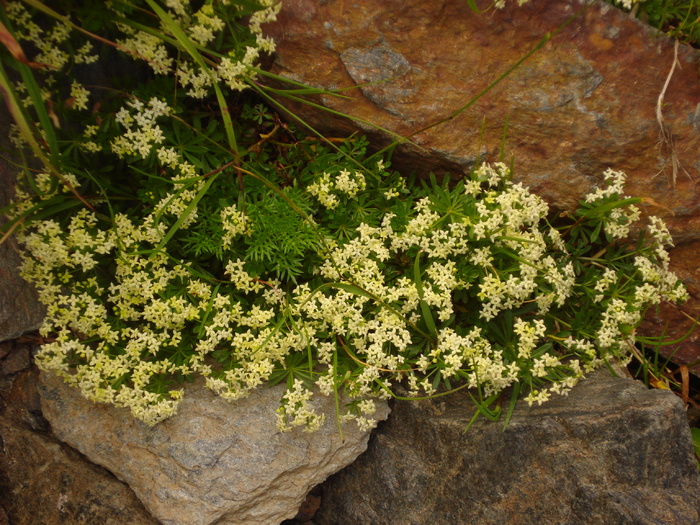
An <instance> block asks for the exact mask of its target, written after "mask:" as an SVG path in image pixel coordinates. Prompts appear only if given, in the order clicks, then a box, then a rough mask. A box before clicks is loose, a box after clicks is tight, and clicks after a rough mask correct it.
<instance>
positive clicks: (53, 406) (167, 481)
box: [40, 374, 388, 525]
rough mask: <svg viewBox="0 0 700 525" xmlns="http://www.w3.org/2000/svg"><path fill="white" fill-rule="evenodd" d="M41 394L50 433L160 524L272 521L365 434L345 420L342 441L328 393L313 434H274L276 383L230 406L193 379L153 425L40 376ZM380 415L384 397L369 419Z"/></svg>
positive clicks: (342, 461)
mask: <svg viewBox="0 0 700 525" xmlns="http://www.w3.org/2000/svg"><path fill="white" fill-rule="evenodd" d="M40 393H41V396H42V400H41V407H42V411H43V413H44V417H46V419H47V420H48V421H49V422H50V423H51V427H52V429H53V431H54V433H55V434H56V436H58V438H59V439H61V440H62V441H64V442H66V443H68V444H69V445H71V446H72V447H74V448H76V449H77V450H79V451H80V452H81V453H83V454H85V456H87V457H88V458H89V459H90V460H91V461H93V462H95V463H97V464H98V465H102V466H104V467H105V468H107V469H108V470H109V471H111V472H113V473H114V474H115V475H116V476H117V477H118V478H119V479H121V480H122V481H124V482H125V483H127V484H128V485H129V487H130V488H131V489H132V490H133V491H134V492H135V493H136V495H137V496H138V497H139V499H140V500H141V501H142V502H143V504H144V505H145V506H146V508H147V509H148V510H149V511H150V513H151V514H152V515H153V516H154V517H156V518H157V519H158V520H160V521H161V522H162V523H163V525H209V524H214V523H216V524H217V525H235V524H246V525H256V524H259V525H270V524H277V523H279V522H281V521H282V520H284V519H286V518H291V517H293V516H294V515H295V514H296V513H297V511H298V510H299V505H300V504H301V502H302V501H303V500H304V497H305V496H306V494H307V492H308V491H309V490H310V489H311V488H312V487H313V486H315V485H317V484H318V483H320V482H322V481H323V480H324V479H326V478H327V477H328V476H329V475H331V474H333V473H335V472H337V471H338V470H340V469H341V468H343V467H344V466H346V465H348V464H349V463H351V462H352V461H354V460H355V458H356V457H357V456H358V455H360V454H361V453H362V452H363V451H364V450H365V449H366V447H367V440H368V437H369V432H365V431H360V430H359V429H358V428H357V425H355V424H354V423H350V424H347V425H343V437H342V438H341V436H340V435H339V433H338V427H337V425H336V421H335V412H334V402H333V399H332V398H322V400H319V401H318V403H319V404H318V405H317V410H319V411H322V412H323V413H325V414H326V422H325V424H324V426H322V427H321V429H320V430H319V431H318V432H315V433H305V432H302V430H301V429H300V428H298V427H297V428H296V429H294V430H293V431H291V432H289V433H281V432H279V431H278V430H277V427H276V418H275V410H276V408H277V407H278V406H279V400H280V398H281V397H282V394H283V393H284V387H283V386H282V385H279V386H277V387H272V388H259V389H257V390H255V391H254V392H252V393H251V394H250V395H249V397H247V398H245V399H241V400H238V401H236V402H233V403H229V402H228V401H226V400H224V399H222V398H221V397H218V396H216V395H214V394H213V393H212V392H211V391H209V390H208V389H206V388H205V387H204V386H203V385H200V384H198V383H195V384H194V385H191V388H190V387H189V386H188V388H187V389H186V394H185V398H184V400H183V401H182V404H181V405H180V407H179V409H178V413H177V415H175V416H173V417H171V418H170V419H168V420H166V421H163V422H162V423H159V424H158V425H156V426H155V427H153V428H149V427H147V426H146V425H144V424H143V423H140V422H138V421H136V420H134V419H133V417H132V416H131V414H130V413H129V411H128V410H126V409H117V408H114V407H112V406H108V405H96V404H93V403H91V402H89V401H86V400H85V399H84V398H83V397H81V395H80V394H79V392H78V391H77V390H75V389H73V388H71V387H68V386H67V385H65V384H64V383H63V382H62V381H61V380H59V379H57V378H56V377H55V376H52V375H50V374H42V385H41V388H40ZM387 414H388V407H387V405H386V403H384V404H382V405H380V406H379V408H378V410H377V413H376V414H375V417H378V418H379V419H384V418H386V416H387Z"/></svg>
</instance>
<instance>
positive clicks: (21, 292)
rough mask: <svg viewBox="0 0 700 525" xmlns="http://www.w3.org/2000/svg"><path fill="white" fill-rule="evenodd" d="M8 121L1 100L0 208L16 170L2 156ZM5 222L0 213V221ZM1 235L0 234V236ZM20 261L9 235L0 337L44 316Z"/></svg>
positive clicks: (1, 265) (0, 263) (0, 273)
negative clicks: (20, 270)
mask: <svg viewBox="0 0 700 525" xmlns="http://www.w3.org/2000/svg"><path fill="white" fill-rule="evenodd" d="M0 98H1V97H0ZM9 122H11V118H10V116H9V114H8V112H7V108H6V107H5V104H4V103H0V123H2V125H0V152H2V155H0V208H3V207H4V206H6V205H7V204H8V203H9V202H10V200H11V199H12V196H13V194H14V193H13V191H12V187H13V185H14V182H15V178H16V174H17V172H16V168H15V167H14V166H13V165H12V164H11V163H10V162H8V161H7V160H6V158H5V156H6V155H7V152H8V151H10V142H9V140H8V138H7V132H8V127H7V123H9ZM4 222H5V221H4V218H3V217H2V214H0V224H4ZM2 236H3V235H2V234H0V238H2ZM19 265H20V257H19V253H18V251H17V244H16V242H15V240H14V238H13V237H10V238H8V239H7V240H6V241H5V242H3V243H2V244H0V341H6V340H9V339H14V338H15V337H18V336H20V335H22V334H23V333H25V332H30V331H32V330H36V329H37V328H39V326H40V325H41V322H42V321H43V319H44V313H45V310H44V306H43V305H42V304H41V303H39V300H38V297H37V293H36V291H35V289H34V287H33V286H31V285H29V284H28V283H27V282H25V281H24V279H22V278H21V277H20V275H19V270H18V269H17V268H18V267H19Z"/></svg>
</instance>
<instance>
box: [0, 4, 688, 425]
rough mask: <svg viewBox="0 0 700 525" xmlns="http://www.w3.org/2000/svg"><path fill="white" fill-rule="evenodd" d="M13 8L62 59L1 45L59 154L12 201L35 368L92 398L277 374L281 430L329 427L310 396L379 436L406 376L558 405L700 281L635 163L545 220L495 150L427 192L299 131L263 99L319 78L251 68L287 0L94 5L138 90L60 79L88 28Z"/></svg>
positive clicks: (23, 107) (147, 408) (144, 407)
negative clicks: (134, 67) (132, 65)
mask: <svg viewBox="0 0 700 525" xmlns="http://www.w3.org/2000/svg"><path fill="white" fill-rule="evenodd" d="M9 4H10V7H9V8H8V10H7V17H5V19H4V20H3V24H4V25H5V26H6V27H7V28H9V29H8V31H10V33H8V34H12V35H14V37H13V38H15V39H16V40H17V41H18V42H24V41H28V42H32V43H33V44H34V45H35V46H36V47H37V49H38V50H39V52H40V53H42V52H44V53H45V52H46V51H41V50H44V49H48V47H46V46H45V45H44V46H43V47H42V45H43V44H41V43H42V42H43V41H44V40H42V39H44V38H46V37H45V36H43V37H42V34H44V35H57V36H51V37H50V38H51V39H52V40H51V41H52V42H53V43H54V44H55V45H56V46H58V48H57V55H56V56H57V57H64V55H63V54H62V53H66V54H67V55H66V56H67V57H68V58H67V59H65V60H64V59H63V58H61V59H59V58H55V60H54V62H52V67H51V68H48V69H46V68H44V69H41V68H42V67H43V66H37V67H39V69H38V71H37V72H36V73H35V72H34V71H33V70H32V68H30V67H29V66H28V64H27V63H26V61H23V60H22V59H21V56H19V55H17V54H16V53H15V55H14V56H10V55H4V56H3V60H4V62H6V63H7V64H8V65H9V66H11V67H13V68H15V69H16V70H17V71H19V73H20V75H21V76H22V79H23V83H22V84H19V83H17V84H12V83H11V82H10V80H9V76H8V75H7V74H6V72H5V69H3V77H2V80H3V82H4V84H3V85H4V86H5V88H6V91H7V92H8V97H9V100H10V102H11V105H12V106H13V108H14V109H15V112H14V113H15V116H16V118H17V121H18V128H17V130H16V131H15V133H14V138H15V140H16V142H17V143H18V145H19V146H20V147H21V148H24V149H26V148H30V149H31V150H32V151H33V152H34V153H35V154H37V155H38V156H39V157H40V158H41V159H42V160H44V162H45V167H44V169H42V170H39V171H32V170H30V169H29V168H28V167H27V168H26V169H25V170H24V172H22V173H20V177H19V179H18V184H17V196H16V199H15V201H14V204H13V205H12V206H11V207H10V208H9V209H8V210H7V216H8V218H9V219H10V222H9V223H8V228H16V230H17V239H18V241H19V243H20V245H21V247H22V255H23V261H24V262H23V265H22V272H23V275H24V276H25V278H26V279H27V280H29V281H31V282H33V283H34V284H35V286H36V287H37V289H38V291H39V295H40V298H41V301H42V302H44V303H45V304H46V305H47V318H46V321H45V323H44V326H43V327H42V334H43V335H44V337H45V338H46V344H45V345H43V346H42V348H41V350H40V351H39V353H38V354H37V356H36V361H37V363H38V365H39V366H40V367H41V368H42V369H44V370H48V371H52V372H53V373H56V374H58V375H60V376H61V377H62V378H63V379H64V380H65V381H67V382H68V383H70V384H72V385H74V386H76V387H77V388H79V389H80V390H81V391H82V393H83V394H84V395H85V396H86V397H87V398H89V399H91V400H94V401H97V402H108V403H113V404H115V405H117V406H122V407H126V408H128V409H130V410H131V412H132V413H133V415H134V416H135V417H137V418H139V419H141V420H142V421H144V422H146V423H148V424H150V425H153V424H156V423H158V422H159V421H162V420H163V419H165V418H167V417H169V416H170V415H172V414H173V413H174V412H175V411H176V410H177V405H178V403H179V401H180V400H181V399H182V396H183V395H184V394H183V392H184V390H183V385H182V383H183V382H184V381H189V380H192V379H193V378H194V377H196V376H201V377H203V378H204V380H205V382H206V385H207V386H208V387H209V388H210V389H212V390H213V391H214V392H216V393H217V394H219V395H221V396H222V397H224V398H226V399H230V400H232V401H235V400H236V399H240V398H241V397H244V396H246V395H247V394H248V393H249V392H250V391H251V390H252V389H254V388H258V387H261V386H263V385H265V384H271V383H278V382H285V383H286V385H287V387H288V390H287V393H286V394H285V395H284V397H283V399H282V400H281V406H280V409H279V411H278V413H277V418H278V420H277V421H278V426H279V428H280V429H282V430H288V429H290V428H292V427H294V426H303V427H304V428H306V429H307V430H314V429H316V428H318V427H319V425H320V424H321V423H322V416H321V415H318V414H316V413H315V412H314V409H313V398H314V396H316V395H326V396H334V397H335V398H336V400H337V407H338V418H339V420H345V419H353V420H355V421H356V422H357V424H358V425H360V426H361V427H362V428H367V427H371V426H372V425H373V424H374V421H373V418H372V414H373V412H374V410H375V405H374V401H373V400H374V399H375V398H377V397H388V396H391V395H393V394H392V387H393V385H394V384H396V383H398V382H405V384H406V385H407V386H408V389H409V392H410V395H411V396H412V397H418V396H425V395H436V393H438V392H439V391H440V390H441V389H443V390H444V389H447V390H454V389H457V388H470V389H472V390H471V391H472V392H473V395H472V397H473V399H474V402H475V403H476V404H477V406H478V407H479V412H480V413H482V414H484V415H487V416H489V417H495V416H496V415H497V413H498V411H499V410H500V409H499V408H498V407H500V405H501V403H500V397H501V396H502V395H503V393H504V390H505V389H506V388H509V387H512V389H513V390H512V391H513V399H515V397H516V396H518V395H519V394H520V393H521V392H523V393H524V395H525V396H526V399H527V400H528V401H529V402H530V403H534V402H537V403H541V402H543V401H545V400H546V399H548V398H549V397H550V395H551V394H552V393H557V394H561V393H565V392H567V391H568V390H569V389H570V388H571V387H572V386H573V385H574V384H575V383H576V382H577V381H578V379H580V378H581V377H582V376H583V374H585V373H586V372H588V371H590V370H593V369H594V368H596V367H598V366H600V365H602V364H605V363H608V362H610V361H611V360H613V359H618V360H623V361H624V360H625V359H627V358H628V356H629V355H630V350H631V348H632V345H633V344H634V342H635V334H634V329H635V327H636V326H637V325H638V324H639V322H640V320H641V318H642V316H643V315H644V312H645V311H646V310H647V309H648V308H649V307H651V306H653V305H656V304H658V303H659V302H661V301H681V300H683V299H684V298H685V297H686V292H685V290H684V289H683V287H682V285H681V283H680V282H679V281H678V279H677V278H676V277H675V275H674V274H673V273H672V272H670V270H669V260H668V254H667V252H666V250H665V247H666V246H668V245H670V243H671V238H670V236H669V234H668V231H667V230H666V228H665V226H664V225H663V223H662V222H661V221H660V220H659V219H656V218H654V217H651V218H650V219H649V226H648V228H647V232H646V233H644V229H643V228H641V227H640V226H639V224H637V223H640V222H641V220H640V216H641V213H640V210H639V209H638V208H636V207H635V205H639V204H641V203H643V200H642V199H639V198H630V197H627V196H625V195H624V193H623V192H624V174H622V173H619V172H616V171H613V170H608V171H606V172H605V174H604V179H605V185H604V186H603V187H602V188H599V189H596V190H595V191H594V192H592V193H591V194H590V195H589V196H587V197H586V199H585V200H584V201H583V202H582V203H581V207H580V209H579V210H578V211H577V212H576V214H575V215H572V216H569V217H558V218H556V219H552V218H551V217H550V216H549V210H548V207H547V205H546V203H545V202H544V201H543V200H542V199H541V198H539V197H537V196H535V195H533V194H531V193H530V192H529V191H528V190H527V188H525V187H523V186H522V185H521V184H519V183H515V182H513V181H512V180H511V179H512V174H511V173H510V170H509V168H508V167H507V166H506V165H504V164H502V163H491V164H483V165H481V166H478V167H476V168H475V169H474V170H473V172H472V173H470V174H468V175H465V176H460V177H458V178H457V179H456V180H453V181H450V180H449V179H448V178H446V179H445V180H444V181H442V182H441V183H438V182H437V181H436V180H435V179H434V178H433V179H432V180H431V181H430V182H429V183H418V182H416V181H414V180H412V179H410V178H403V177H401V176H400V175H399V174H398V173H396V172H393V171H391V170H390V162H389V160H388V158H383V157H381V156H379V155H369V156H368V154H367V147H368V144H367V142H366V141H365V140H364V139H363V138H361V137H350V138H348V139H343V140H335V141H334V142H331V141H324V140H321V139H320V138H319V137H315V136H312V137H309V136H306V135H305V134H303V133H301V132H299V131H297V130H295V129H294V127H293V126H290V125H288V124H285V123H283V122H282V121H281V120H280V119H279V117H278V116H277V115H275V114H274V112H273V111H271V110H269V109H267V108H266V107H265V105H264V104H262V103H260V102H259V100H260V99H267V100H269V101H271V100H272V99H270V97H269V95H270V93H275V94H286V95H287V96H296V95H298V94H299V93H300V92H304V93H317V92H318V91H317V90H316V91H314V90H310V88H305V87H301V86H295V87H293V88H292V89H290V90H287V91H283V90H279V89H272V88H266V87H265V86H264V84H263V83H262V82H261V80H260V78H262V77H263V76H264V73H263V72H262V71H260V70H258V69H257V68H256V67H255V66H254V63H255V61H256V60H257V59H258V57H259V53H262V52H266V51H270V50H271V49H272V45H273V44H272V43H271V42H270V41H269V40H267V39H265V37H263V36H262V34H261V32H260V23H261V22H262V21H264V20H267V19H270V18H271V17H273V16H274V14H275V12H276V10H277V9H278V6H276V5H272V4H267V3H261V4H257V5H253V4H250V3H242V2H241V3H240V4H237V3H233V2H228V3H227V2H219V3H215V4H205V5H203V6H202V7H200V8H195V7H192V6H189V5H187V4H186V3H184V2H168V3H167V5H166V8H165V9H164V8H162V7H161V6H160V5H159V4H157V3H155V2H153V1H150V0H148V1H146V2H144V3H142V4H137V5H134V4H121V3H117V2H115V3H113V4H110V5H104V4H101V3H100V5H99V6H98V5H97V4H95V5H93V6H91V8H90V9H89V10H86V11H83V12H82V14H81V15H80V16H81V18H80V19H81V22H82V23H83V25H85V26H86V27H88V28H89V29H90V30H91V31H97V30H98V29H99V30H100V31H101V33H100V35H101V38H102V39H103V40H101V41H100V43H103V42H104V40H107V41H111V42H112V43H113V44H115V45H116V49H118V50H119V52H120V53H127V54H128V55H130V56H132V57H134V58H138V59H140V60H143V61H145V63H146V64H147V65H148V68H147V69H144V70H143V71H140V73H141V74H142V76H143V77H144V78H146V79H147V82H142V83H139V82H138V81H134V82H133V83H129V84H128V85H119V86H118V87H113V86H101V87H100V88H99V89H95V88H92V91H88V88H86V87H81V86H82V84H80V83H79V82H77V81H76V82H77V83H75V82H74V83H72V84H71V86H70V88H68V87H67V86H61V83H60V80H59V78H60V75H59V73H61V72H63V73H66V72H67V70H68V69H69V68H76V69H77V71H78V73H79V75H78V78H80V74H86V73H84V71H83V70H81V69H80V68H83V67H85V68H87V67H89V65H90V63H92V62H94V61H93V60H92V59H88V58H87V57H88V56H97V55H89V54H86V53H88V51H85V53H83V52H82V51H80V50H88V49H90V48H89V46H88V44H89V43H90V41H89V40H87V38H88V37H86V36H84V35H82V34H80V33H77V32H75V31H70V29H71V28H73V24H74V23H73V22H72V21H70V19H68V18H66V17H64V16H63V15H58V14H57V13H56V12H55V11H51V10H46V9H42V13H44V15H45V16H44V17H43V18H42V17H39V16H38V15H37V16H36V19H37V20H38V21H41V22H42V23H44V24H46V25H47V29H46V30H45V31H44V32H43V33H42V31H38V30H36V29H35V25H36V24H35V22H34V21H33V20H34V18H32V17H33V16H35V13H31V12H29V11H27V10H24V7H23V6H22V5H21V4H19V3H17V2H14V3H9ZM38 5H39V6H42V5H43V4H38ZM243 15H245V16H247V17H248V18H247V22H246V23H243V22H241V20H242V19H241V16H243ZM47 17H48V18H47ZM51 17H53V18H54V19H58V22H57V23H56V24H55V25H54V26H51V27H53V29H49V27H50V24H49V22H50V19H51ZM47 20H48V21H47ZM36 27H38V26H36ZM60 27H62V28H63V30H61V31H59V30H58V29H56V28H60ZM83 29H85V28H83ZM109 39H112V40H109ZM60 45H63V46H64V47H65V49H67V51H63V50H62V49H59V48H60ZM205 46H208V47H205ZM76 49H77V50H78V51H71V50H76ZM101 52H104V53H114V52H115V51H109V50H107V49H104V50H102V51H101ZM38 56H39V57H43V55H38ZM71 57H73V58H71ZM35 60H36V62H39V60H40V59H39V58H38V57H35ZM41 60H46V61H48V58H47V59H44V58H41ZM52 60H53V59H52ZM9 66H8V67H9ZM134 78H138V75H136V74H135V75H134ZM118 81H119V82H122V83H124V82H128V81H129V79H123V78H122V79H118ZM42 83H43V84H42ZM40 86H42V87H40ZM246 86H247V87H250V88H252V89H254V90H256V91H257V93H258V97H259V98H257V99H254V98H253V97H252V96H248V95H246V94H245V93H241V92H240V91H241V90H242V88H244V87H246ZM330 95H332V94H329V96H330ZM44 99H45V100H47V101H48V103H44V102H43V100H44ZM271 103H272V102H271ZM37 123H39V124H40V125H37ZM57 124H61V125H60V126H59V125H57ZM39 130H41V131H39ZM23 141H24V142H23ZM632 226H634V227H635V229H634V230H632V229H631V227H632ZM631 236H636V240H628V239H630V237H631ZM342 392H344V393H346V394H348V395H349V396H350V398H351V401H350V402H349V403H348V404H346V405H344V406H341V405H340V399H341V396H340V393H342ZM440 393H441V392H440ZM494 407H495V408H494Z"/></svg>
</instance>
